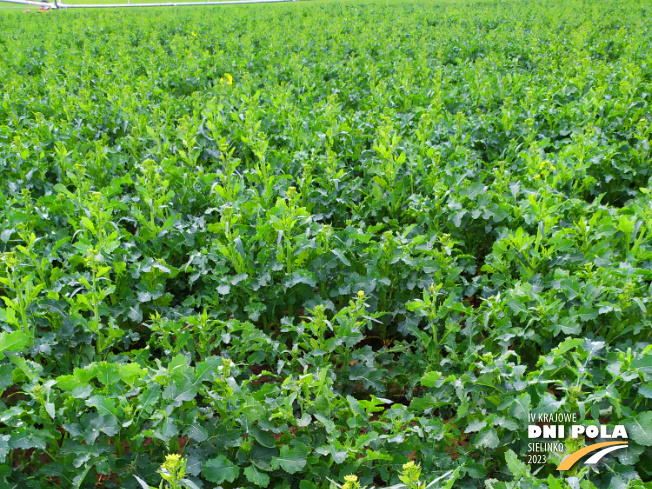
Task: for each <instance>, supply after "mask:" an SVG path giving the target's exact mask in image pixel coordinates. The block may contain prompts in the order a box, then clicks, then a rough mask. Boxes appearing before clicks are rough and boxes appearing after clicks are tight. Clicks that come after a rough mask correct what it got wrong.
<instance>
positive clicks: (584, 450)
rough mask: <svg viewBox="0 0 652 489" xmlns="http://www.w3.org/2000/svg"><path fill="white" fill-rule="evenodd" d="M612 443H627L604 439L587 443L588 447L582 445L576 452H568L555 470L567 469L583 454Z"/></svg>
mask: <svg viewBox="0 0 652 489" xmlns="http://www.w3.org/2000/svg"><path fill="white" fill-rule="evenodd" d="M612 445H627V442H626V441H605V442H603V443H594V444H593V445H589V446H588V447H584V448H582V449H580V450H578V451H576V452H573V453H572V454H570V455H569V456H568V457H566V458H565V459H564V461H563V462H562V463H560V464H559V467H557V470H568V469H570V468H571V467H572V466H573V465H574V464H575V462H577V461H578V460H579V459H581V458H582V457H583V456H584V455H587V454H589V453H591V452H595V451H596V450H600V449H601V448H604V447H610V446H612Z"/></svg>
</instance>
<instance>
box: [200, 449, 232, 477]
mask: <svg viewBox="0 0 652 489" xmlns="http://www.w3.org/2000/svg"><path fill="white" fill-rule="evenodd" d="M201 473H202V475H203V476H204V477H206V479H207V480H209V481H211V482H213V483H215V484H221V483H223V482H224V481H227V482H233V481H234V480H236V478H237V477H238V475H240V469H239V468H238V467H237V466H236V465H234V464H233V463H231V461H229V460H228V459H227V458H226V457H225V456H224V455H219V456H218V457H216V458H213V459H210V460H208V461H207V462H206V463H205V464H204V466H203V467H202V469H201Z"/></svg>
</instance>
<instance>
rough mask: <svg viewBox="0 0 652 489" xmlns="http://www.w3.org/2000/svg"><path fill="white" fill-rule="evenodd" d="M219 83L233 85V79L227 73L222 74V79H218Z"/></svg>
mask: <svg viewBox="0 0 652 489" xmlns="http://www.w3.org/2000/svg"><path fill="white" fill-rule="evenodd" d="M220 81H221V82H225V83H226V84H227V85H233V77H232V76H231V75H230V74H229V73H224V78H220Z"/></svg>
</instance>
